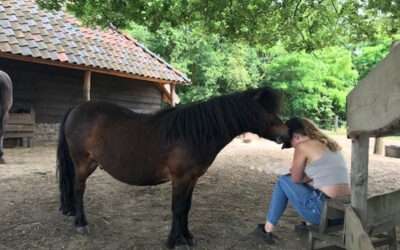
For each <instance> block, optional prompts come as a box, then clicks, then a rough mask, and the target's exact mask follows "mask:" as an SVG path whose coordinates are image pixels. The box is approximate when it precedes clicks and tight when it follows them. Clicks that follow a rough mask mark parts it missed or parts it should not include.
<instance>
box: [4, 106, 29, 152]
mask: <svg viewBox="0 0 400 250" xmlns="http://www.w3.org/2000/svg"><path fill="white" fill-rule="evenodd" d="M34 134H35V112H33V111H31V112H30V113H10V114H9V118H8V120H7V122H6V126H5V133H4V139H9V138H19V139H20V145H21V146H23V145H24V138H26V141H27V147H31V144H32V143H31V142H32V138H33V136H34Z"/></svg>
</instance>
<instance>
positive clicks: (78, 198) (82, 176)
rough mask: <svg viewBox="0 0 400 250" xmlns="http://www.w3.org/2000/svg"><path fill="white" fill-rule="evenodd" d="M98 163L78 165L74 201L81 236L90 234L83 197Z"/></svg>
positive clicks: (76, 224) (77, 225)
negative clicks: (88, 179)
mask: <svg viewBox="0 0 400 250" xmlns="http://www.w3.org/2000/svg"><path fill="white" fill-rule="evenodd" d="M96 168H97V163H95V162H93V161H90V160H87V161H85V162H84V164H79V165H76V168H75V170H76V173H75V181H74V200H75V226H76V229H77V230H78V232H79V233H80V234H88V233H89V232H90V231H89V227H88V223H87V221H86V215H85V210H84V205H83V195H84V193H85V188H86V179H87V178H88V177H89V176H90V175H91V174H92V173H93V172H94V170H96Z"/></svg>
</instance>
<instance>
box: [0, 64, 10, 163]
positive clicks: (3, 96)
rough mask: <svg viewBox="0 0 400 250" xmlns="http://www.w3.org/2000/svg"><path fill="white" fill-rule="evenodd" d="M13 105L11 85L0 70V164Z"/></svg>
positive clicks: (5, 74)
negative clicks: (5, 132)
mask: <svg viewBox="0 0 400 250" xmlns="http://www.w3.org/2000/svg"><path fill="white" fill-rule="evenodd" d="M12 103H13V85H12V82H11V79H10V77H9V76H8V75H7V73H5V72H4V71H1V70H0V163H4V160H3V136H4V128H5V125H6V121H7V119H8V111H9V110H10V108H11V106H12Z"/></svg>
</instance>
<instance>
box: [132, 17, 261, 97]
mask: <svg viewBox="0 0 400 250" xmlns="http://www.w3.org/2000/svg"><path fill="white" fill-rule="evenodd" d="M126 32H127V33H128V34H129V35H131V36H132V37H134V38H135V39H137V40H138V41H139V42H141V43H143V44H144V45H145V46H147V47H148V48H149V49H150V50H151V51H153V52H154V53H156V54H158V55H159V56H160V57H162V58H164V59H166V60H167V61H168V62H169V63H171V64H172V65H174V67H176V68H178V69H180V70H181V71H182V72H183V73H185V75H186V76H188V77H189V78H190V79H191V80H192V82H191V84H189V85H185V86H184V87H182V86H177V89H176V90H177V93H178V95H179V96H180V98H181V102H182V103H183V104H184V103H189V102H194V101H199V100H204V99H208V98H210V97H212V96H216V95H221V94H227V93H232V92H234V91H239V90H244V89H247V88H250V87H256V86H258V85H257V84H258V79H259V78H260V71H261V69H260V67H261V65H262V63H261V59H260V58H259V57H258V54H257V52H256V50H255V49H253V48H251V47H249V46H246V45H243V44H238V43H234V44H232V43H230V42H228V41H226V40H224V39H221V38H219V37H218V36H217V35H205V34H204V33H203V32H202V31H201V29H189V28H188V27H187V26H181V27H179V28H175V27H171V26H170V25H167V24H163V25H161V27H160V29H159V30H157V31H156V32H154V33H152V32H150V31H148V29H147V28H145V27H143V26H140V25H137V24H134V23H132V24H131V26H130V27H129V28H128V29H127V30H126Z"/></svg>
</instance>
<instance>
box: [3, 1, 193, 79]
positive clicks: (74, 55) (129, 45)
mask: <svg viewBox="0 0 400 250" xmlns="http://www.w3.org/2000/svg"><path fill="white" fill-rule="evenodd" d="M79 24H80V22H79V21H78V20H77V19H76V18H74V17H73V16H72V15H70V14H68V13H65V12H63V11H58V12H47V11H45V10H40V9H39V7H38V6H37V4H35V3H34V2H33V0H1V1H0V52H5V53H10V54H15V55H23V56H27V57H34V58H40V59H45V60H52V61H60V62H66V63H70V64H76V65H81V66H89V67H95V68H99V69H105V70H112V71H118V72H123V73H128V74H133V75H138V76H143V77H146V78H147V77H148V78H153V79H160V80H166V81H171V82H175V83H186V82H189V81H190V80H189V79H188V78H186V77H185V76H184V75H183V74H182V73H181V72H179V71H178V70H176V69H175V68H173V67H172V66H171V65H169V64H168V63H167V62H165V61H164V60H163V59H161V58H160V57H158V56H157V55H155V54H154V53H152V52H151V51H150V50H148V49H147V48H146V47H145V46H143V45H141V44H140V43H139V42H137V41H136V40H135V39H133V38H131V37H129V36H128V35H125V34H123V33H121V32H119V31H115V30H107V31H103V30H101V29H89V28H85V27H81V26H79Z"/></svg>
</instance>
